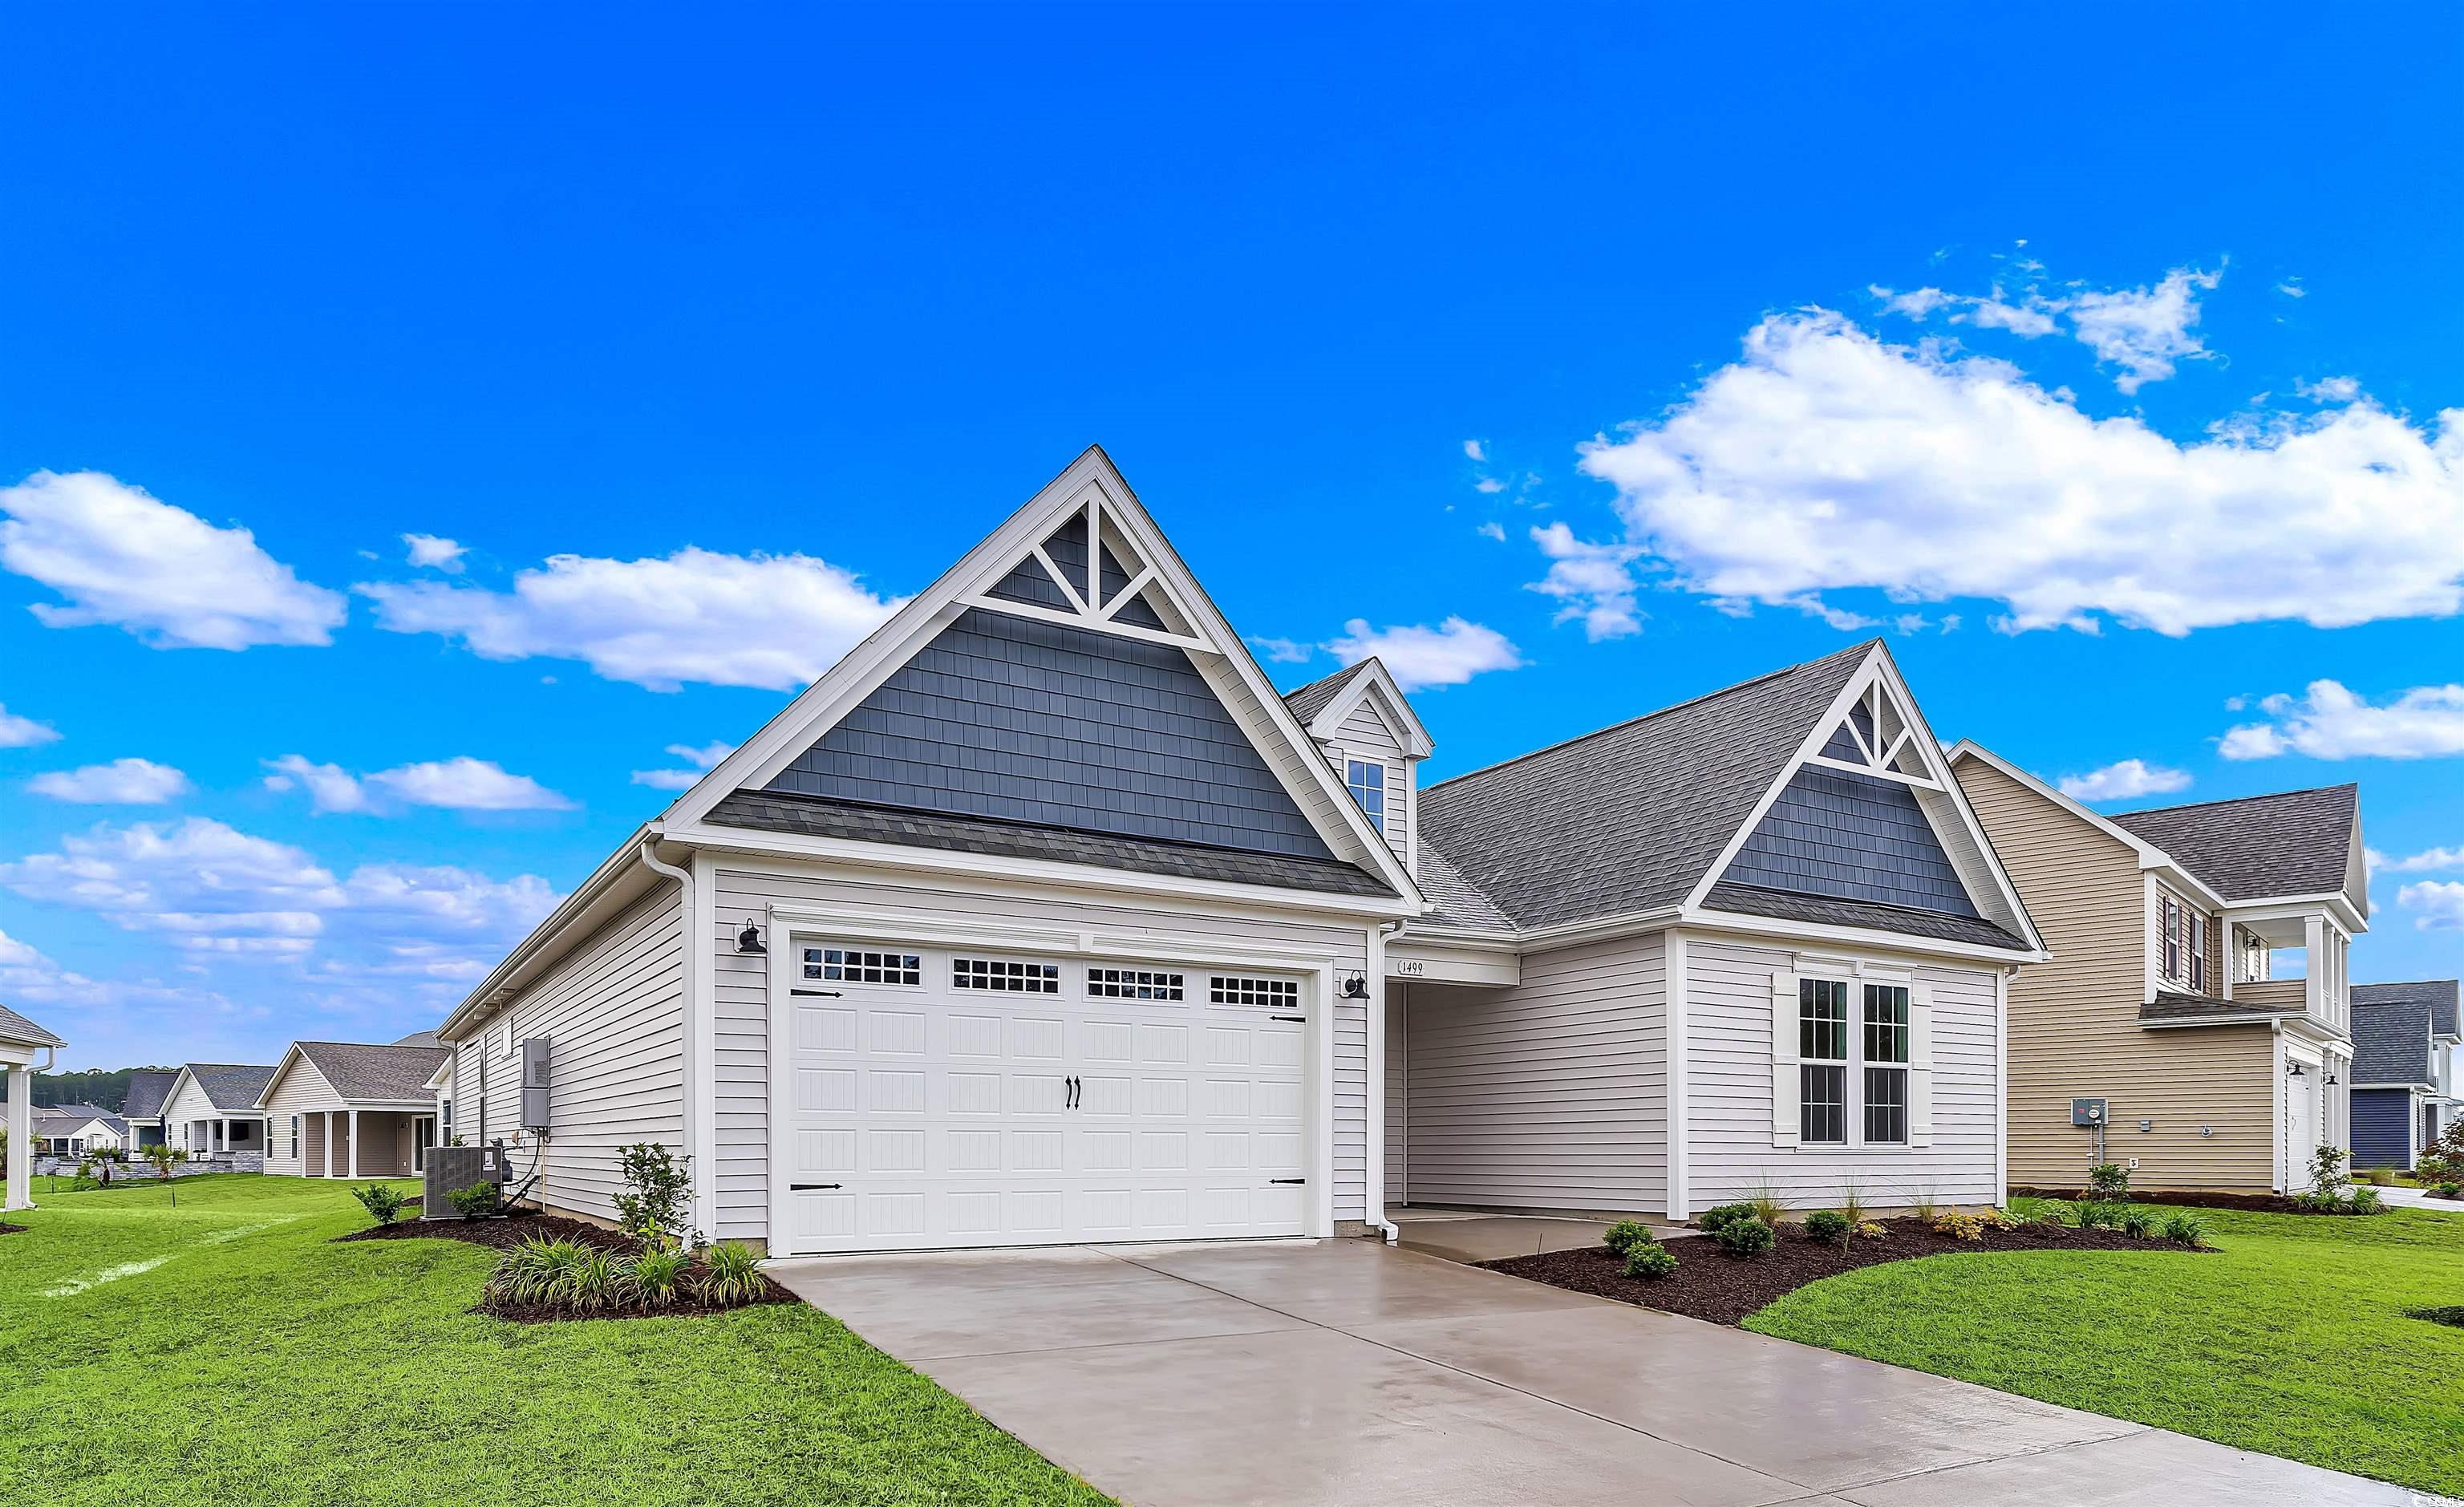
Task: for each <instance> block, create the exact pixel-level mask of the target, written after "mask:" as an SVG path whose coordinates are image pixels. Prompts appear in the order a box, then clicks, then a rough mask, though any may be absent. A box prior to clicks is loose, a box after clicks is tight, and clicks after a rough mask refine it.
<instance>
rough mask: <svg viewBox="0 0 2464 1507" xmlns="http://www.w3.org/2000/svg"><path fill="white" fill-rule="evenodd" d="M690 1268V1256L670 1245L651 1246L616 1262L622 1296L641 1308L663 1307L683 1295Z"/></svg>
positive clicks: (691, 1259)
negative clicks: (637, 1254) (622, 1289)
mask: <svg viewBox="0 0 2464 1507" xmlns="http://www.w3.org/2000/svg"><path fill="white" fill-rule="evenodd" d="M692 1270H693V1256H691V1255H690V1254H688V1253H687V1252H685V1251H683V1250H680V1249H678V1248H677V1247H674V1246H653V1247H651V1248H650V1249H649V1250H647V1251H644V1252H643V1253H642V1254H641V1255H639V1256H633V1257H632V1258H631V1259H629V1260H625V1261H620V1262H618V1263H617V1276H618V1278H620V1279H621V1281H622V1283H623V1286H624V1289H625V1296H626V1298H627V1299H628V1300H632V1301H634V1302H638V1303H640V1304H641V1305H642V1306H643V1307H645V1308H665V1307H667V1306H669V1305H670V1304H671V1303H673V1302H674V1301H675V1300H677V1299H679V1298H681V1297H683V1296H684V1290H685V1274H686V1273H688V1272H690V1271H692Z"/></svg>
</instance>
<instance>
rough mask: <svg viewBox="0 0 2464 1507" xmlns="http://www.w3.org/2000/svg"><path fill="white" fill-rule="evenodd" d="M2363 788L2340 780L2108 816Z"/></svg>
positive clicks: (2354, 781) (2146, 814) (2150, 814)
mask: <svg viewBox="0 0 2464 1507" xmlns="http://www.w3.org/2000/svg"><path fill="white" fill-rule="evenodd" d="M2361 788H2362V782H2361V781H2360V780H2357V779H2347V780H2340V781H2338V782H2337V783H2335V784H2333V785H2304V786H2301V787H2300V788H2299V789H2298V790H2262V791H2259V792H2258V793H2256V794H2255V795H2249V796H2226V797H2223V798H2221V799H2218V800H2185V801H2181V802H2178V803H2176V804H2174V805H2170V806H2143V807H2141V808H2140V809H2139V810H2137V811H2115V812H2110V813H2107V814H2106V815H2107V817H2108V819H2113V820H2120V819H2122V818H2123V817H2156V816H2163V815H2164V814H2165V813H2167V812H2168V811H2200V810H2205V809H2208V808H2211V807H2214V806H2237V805H2240V804H2241V803H2243V802H2244V801H2249V800H2281V799H2283V798H2284V797H2287V796H2315V795H2318V794H2319V793H2320V792H2321V791H2328V790H2353V791H2358V790H2360V789H2361Z"/></svg>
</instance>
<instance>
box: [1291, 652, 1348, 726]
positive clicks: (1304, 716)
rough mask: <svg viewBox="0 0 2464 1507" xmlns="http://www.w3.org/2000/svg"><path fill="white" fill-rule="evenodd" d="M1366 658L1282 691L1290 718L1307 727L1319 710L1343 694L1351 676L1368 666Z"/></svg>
mask: <svg viewBox="0 0 2464 1507" xmlns="http://www.w3.org/2000/svg"><path fill="white" fill-rule="evenodd" d="M1368 665H1369V661H1368V660H1362V661H1361V662H1360V663H1359V664H1357V665H1346V666H1343V668H1341V669H1339V670H1336V671H1335V672H1334V673H1333V674H1331V675H1329V676H1328V677H1326V678H1325V679H1324V680H1313V681H1310V682H1309V684H1308V685H1306V686H1303V687H1302V688H1300V689H1298V690H1287V691H1286V692H1284V705H1285V706H1286V707H1288V708H1290V709H1291V713H1292V720H1293V721H1295V722H1297V723H1299V724H1300V725H1301V726H1302V727H1308V726H1309V724H1310V723H1311V722H1312V721H1315V720H1316V718H1317V714H1318V713H1319V712H1321V711H1324V710H1326V709H1327V707H1328V706H1329V705H1330V704H1331V703H1332V702H1333V700H1334V698H1335V697H1337V696H1340V695H1342V694H1343V688H1344V687H1346V686H1349V685H1351V684H1352V682H1353V677H1354V676H1356V675H1358V674H1359V673H1360V672H1361V671H1362V670H1363V669H1365V668H1366V667H1368Z"/></svg>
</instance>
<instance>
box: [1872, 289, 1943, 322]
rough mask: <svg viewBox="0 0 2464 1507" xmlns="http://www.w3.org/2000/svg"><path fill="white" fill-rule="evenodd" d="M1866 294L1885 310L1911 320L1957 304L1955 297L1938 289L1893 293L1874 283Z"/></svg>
mask: <svg viewBox="0 0 2464 1507" xmlns="http://www.w3.org/2000/svg"><path fill="white" fill-rule="evenodd" d="M1866 292H1868V293H1870V294H1872V295H1874V296H1875V297H1877V298H1879V299H1881V301H1882V307H1883V308H1884V309H1885V310H1887V311H1889V312H1890V313H1892V314H1897V315H1902V316H1904V317H1907V318H1911V319H1922V318H1924V317H1925V316H1926V315H1929V314H1931V313H1933V312H1934V311H1935V310H1936V309H1942V308H1947V307H1949V306H1951V305H1952V304H1955V303H1957V302H1959V299H1958V298H1957V296H1955V295H1951V294H1947V293H1945V292H1943V291H1942V290H1941V289H1939V288H1915V289H1911V290H1909V291H1908V292H1906V293H1894V292H1893V291H1892V290H1890V289H1888V288H1885V287H1883V286H1882V285H1881V283H1875V284H1873V285H1872V286H1871V287H1869V288H1867V289H1866Z"/></svg>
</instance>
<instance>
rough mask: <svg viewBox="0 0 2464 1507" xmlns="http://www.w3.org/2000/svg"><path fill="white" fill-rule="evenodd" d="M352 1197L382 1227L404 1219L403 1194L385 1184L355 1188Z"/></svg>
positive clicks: (371, 1184)
mask: <svg viewBox="0 0 2464 1507" xmlns="http://www.w3.org/2000/svg"><path fill="white" fill-rule="evenodd" d="M490 1186H492V1187H493V1186H495V1185H493V1184H491V1185H490ZM351 1196H352V1197H353V1198H356V1199H358V1200H359V1201H360V1207H361V1208H363V1209H364V1210H366V1211H367V1212H368V1217H369V1218H371V1219H373V1220H375V1221H376V1222H377V1223H378V1225H380V1226H384V1225H389V1224H391V1223H393V1222H394V1221H395V1220H397V1219H399V1218H401V1217H402V1206H403V1203H404V1199H403V1196H402V1194H400V1193H398V1192H395V1191H394V1190H392V1189H390V1188H387V1187H386V1186H385V1184H383V1183H370V1184H369V1185H368V1186H367V1187H365V1188H354V1189H352V1190H351Z"/></svg>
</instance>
